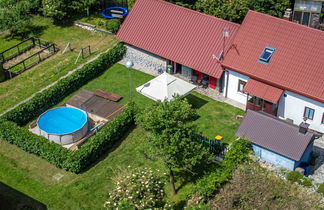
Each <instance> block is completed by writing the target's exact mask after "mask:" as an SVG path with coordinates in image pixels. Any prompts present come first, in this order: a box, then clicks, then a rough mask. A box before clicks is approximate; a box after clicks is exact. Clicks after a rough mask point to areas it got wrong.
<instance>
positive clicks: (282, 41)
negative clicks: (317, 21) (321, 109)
mask: <svg viewBox="0 0 324 210" xmlns="http://www.w3.org/2000/svg"><path fill="white" fill-rule="evenodd" d="M265 46H270V47H273V48H275V52H274V54H273V56H272V58H271V60H270V62H269V64H267V65H264V64H261V63H259V62H258V58H259V56H260V55H261V53H262V51H263V49H264V47H265ZM223 65H224V66H225V67H226V68H229V69H232V70H234V71H237V72H239V73H242V74H245V75H247V76H249V77H251V78H254V79H257V80H259V81H262V82H265V83H267V84H270V85H273V86H277V87H279V88H282V89H285V90H289V91H292V92H295V93H298V94H301V95H304V96H306V97H309V98H312V99H314V100H317V101H320V102H324V88H323V82H324V32H323V31H320V30H316V29H312V28H309V27H306V26H303V25H299V24H296V23H292V22H289V21H286V20H283V19H279V18H276V17H272V16H269V15H265V14H262V13H258V12H254V11H249V12H248V14H247V15H246V17H245V19H244V21H243V23H242V25H241V26H240V30H239V31H238V33H237V34H236V36H235V39H234V41H233V45H232V47H231V50H229V51H228V52H227V54H226V55H225V60H224V62H223Z"/></svg>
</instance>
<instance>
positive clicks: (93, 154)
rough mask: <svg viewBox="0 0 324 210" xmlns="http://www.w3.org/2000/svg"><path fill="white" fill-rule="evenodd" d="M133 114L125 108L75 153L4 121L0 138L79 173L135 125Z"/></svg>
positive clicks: (56, 164)
mask: <svg viewBox="0 0 324 210" xmlns="http://www.w3.org/2000/svg"><path fill="white" fill-rule="evenodd" d="M133 111H134V109H133V106H132V105H131V106H129V107H127V108H126V109H125V110H124V111H123V112H121V113H120V115H118V116H117V117H116V118H115V119H114V120H113V121H110V122H108V124H107V125H106V126H105V127H103V128H102V129H101V130H100V132H98V133H97V134H96V135H94V136H92V137H91V138H89V139H88V141H86V143H84V145H82V146H81V148H80V149H78V150H76V151H70V150H68V149H66V148H64V147H62V146H60V145H58V144H55V143H53V142H49V141H48V140H47V139H45V138H44V137H42V136H38V135H35V134H33V133H31V132H29V131H28V130H27V129H25V128H22V127H20V126H18V125H17V124H16V123H14V122H10V121H6V120H0V138H1V139H4V140H6V141H7V142H9V143H11V144H15V145H17V146H18V147H20V148H22V149H23V150H25V151H27V152H30V153H33V154H35V155H38V156H40V157H42V158H44V159H46V160H47V161H48V162H50V163H51V164H53V165H55V166H56V167H58V168H63V169H65V170H67V171H71V172H74V173H80V172H81V171H83V170H84V169H85V168H86V167H88V166H90V165H91V164H92V163H93V162H95V161H96V160H97V159H98V158H99V157H100V156H101V155H102V154H103V153H105V152H107V151H108V150H109V149H111V148H112V146H113V145H114V143H116V142H117V141H118V140H119V139H121V138H122V137H123V135H125V133H126V132H127V130H129V128H130V127H131V126H132V125H133V124H134V112H133Z"/></svg>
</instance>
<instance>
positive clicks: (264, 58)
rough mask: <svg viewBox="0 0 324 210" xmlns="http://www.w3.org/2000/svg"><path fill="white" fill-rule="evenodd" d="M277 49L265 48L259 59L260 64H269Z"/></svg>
mask: <svg viewBox="0 0 324 210" xmlns="http://www.w3.org/2000/svg"><path fill="white" fill-rule="evenodd" d="M274 51H275V49H274V48H273V47H265V48H264V49H263V51H262V53H261V55H260V57H259V60H258V61H259V63H262V64H268V63H269V61H270V59H271V57H272V55H273V53H274Z"/></svg>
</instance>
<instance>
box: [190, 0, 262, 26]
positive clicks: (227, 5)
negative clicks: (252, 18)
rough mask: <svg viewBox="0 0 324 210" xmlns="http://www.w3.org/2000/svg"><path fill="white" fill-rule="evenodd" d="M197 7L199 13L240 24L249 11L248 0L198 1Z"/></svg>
mask: <svg viewBox="0 0 324 210" xmlns="http://www.w3.org/2000/svg"><path fill="white" fill-rule="evenodd" d="M256 1H257V0H256ZM195 7H196V10H197V11H199V12H203V13H205V14H208V15H212V16H216V17H218V18H222V19H225V20H229V21H233V22H237V23H240V22H242V20H243V18H244V16H245V15H246V13H247V11H248V0H198V1H197V2H196V4H195Z"/></svg>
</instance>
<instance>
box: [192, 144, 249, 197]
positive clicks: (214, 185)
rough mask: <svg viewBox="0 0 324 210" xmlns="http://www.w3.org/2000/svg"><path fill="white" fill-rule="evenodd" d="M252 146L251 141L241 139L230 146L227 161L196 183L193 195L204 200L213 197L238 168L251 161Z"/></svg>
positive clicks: (212, 169)
mask: <svg viewBox="0 0 324 210" xmlns="http://www.w3.org/2000/svg"><path fill="white" fill-rule="evenodd" d="M250 151H251V144H250V142H249V141H247V140H244V139H239V140H236V141H234V142H233V143H232V144H231V145H230V149H229V150H228V152H227V153H226V155H225V159H224V160H223V161H221V162H220V163H219V165H217V166H216V167H211V168H210V170H211V171H209V172H210V173H206V174H205V175H204V176H203V177H202V178H201V179H199V181H198V182H197V183H196V185H195V187H194V189H193V192H192V194H197V195H199V196H202V197H204V198H209V197H212V196H213V195H214V194H215V192H216V191H217V190H218V189H219V188H220V187H221V186H222V185H224V184H225V183H226V182H228V181H229V180H230V179H231V177H232V173H233V171H234V170H235V169H236V168H237V166H238V165H239V164H241V163H243V162H245V161H249V160H250V158H249V153H250Z"/></svg>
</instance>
